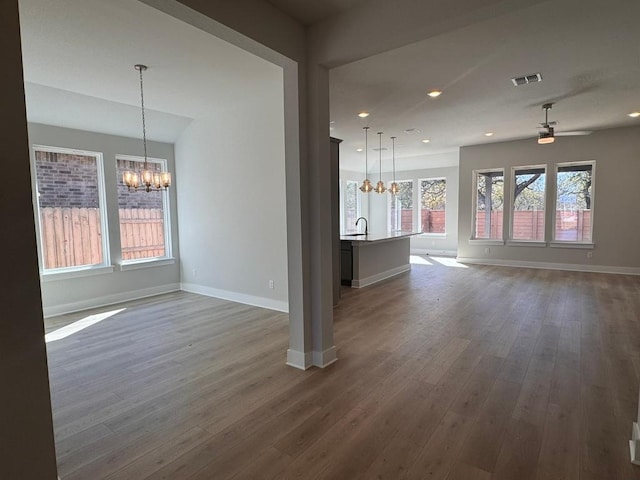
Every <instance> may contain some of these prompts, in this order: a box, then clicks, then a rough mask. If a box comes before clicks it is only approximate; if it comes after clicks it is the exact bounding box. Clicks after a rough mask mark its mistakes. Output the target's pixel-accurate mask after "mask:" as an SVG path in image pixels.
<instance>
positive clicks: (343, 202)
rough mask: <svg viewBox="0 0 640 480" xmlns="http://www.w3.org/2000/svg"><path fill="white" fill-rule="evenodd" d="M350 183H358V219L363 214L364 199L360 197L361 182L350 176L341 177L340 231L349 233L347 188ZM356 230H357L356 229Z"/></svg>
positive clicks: (345, 233) (344, 233)
mask: <svg viewBox="0 0 640 480" xmlns="http://www.w3.org/2000/svg"><path fill="white" fill-rule="evenodd" d="M350 183H355V185H356V219H357V218H358V217H360V216H361V214H362V199H361V197H360V189H359V188H358V187H359V185H360V182H359V181H358V180H351V179H349V178H345V179H340V233H341V234H342V235H347V234H348V233H347V224H346V222H347V189H348V186H349V184H350ZM354 231H355V230H354Z"/></svg>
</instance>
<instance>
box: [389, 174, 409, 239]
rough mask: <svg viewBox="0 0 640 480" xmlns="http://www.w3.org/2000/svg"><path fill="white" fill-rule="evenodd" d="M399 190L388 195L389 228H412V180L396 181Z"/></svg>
mask: <svg viewBox="0 0 640 480" xmlns="http://www.w3.org/2000/svg"><path fill="white" fill-rule="evenodd" d="M396 183H397V184H398V187H399V188H400V191H399V192H398V193H397V194H396V195H389V198H390V203H389V230H390V231H392V232H394V231H398V230H405V231H412V230H413V180H402V181H399V182H396Z"/></svg>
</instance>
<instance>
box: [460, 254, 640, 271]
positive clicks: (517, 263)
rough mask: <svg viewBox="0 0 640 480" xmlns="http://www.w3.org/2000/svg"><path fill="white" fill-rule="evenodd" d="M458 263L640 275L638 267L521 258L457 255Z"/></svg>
mask: <svg viewBox="0 0 640 480" xmlns="http://www.w3.org/2000/svg"><path fill="white" fill-rule="evenodd" d="M456 260H457V261H458V263H470V264H475V265H494V266H498V267H519V268H540V269H544V270H566V271H569V272H593V273H613V274H617V275H640V268H638V267H614V266H605V265H582V264H577V263H550V262H525V261H521V260H501V259H497V258H467V257H457V258H456Z"/></svg>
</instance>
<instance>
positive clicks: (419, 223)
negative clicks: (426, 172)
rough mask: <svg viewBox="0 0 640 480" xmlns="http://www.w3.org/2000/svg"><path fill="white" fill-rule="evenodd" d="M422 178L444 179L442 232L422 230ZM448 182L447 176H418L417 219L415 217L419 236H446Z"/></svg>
mask: <svg viewBox="0 0 640 480" xmlns="http://www.w3.org/2000/svg"><path fill="white" fill-rule="evenodd" d="M424 180H444V195H445V196H444V205H445V207H444V211H445V220H444V232H442V233H433V232H423V231H422V194H421V192H422V182H423V181H424ZM447 184H448V182H447V177H444V176H438V177H425V178H418V189H417V194H418V219H417V223H418V224H417V231H419V232H420V236H423V237H446V236H447V190H448V185H447Z"/></svg>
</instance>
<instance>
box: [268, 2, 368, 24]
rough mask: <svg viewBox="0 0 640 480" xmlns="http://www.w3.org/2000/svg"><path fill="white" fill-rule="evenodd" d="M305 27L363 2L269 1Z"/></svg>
mask: <svg viewBox="0 0 640 480" xmlns="http://www.w3.org/2000/svg"><path fill="white" fill-rule="evenodd" d="M267 2H268V3H270V4H272V5H273V6H274V7H276V8H278V9H280V10H282V11H284V12H285V13H287V14H288V15H290V16H291V17H293V18H295V19H296V20H298V21H299V22H301V23H303V24H304V25H313V24H314V23H317V22H320V21H322V20H324V19H326V18H328V17H331V16H333V15H337V14H339V13H341V12H344V11H346V10H349V9H350V8H353V7H354V6H356V5H357V4H359V3H363V0H322V1H318V0H267Z"/></svg>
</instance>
